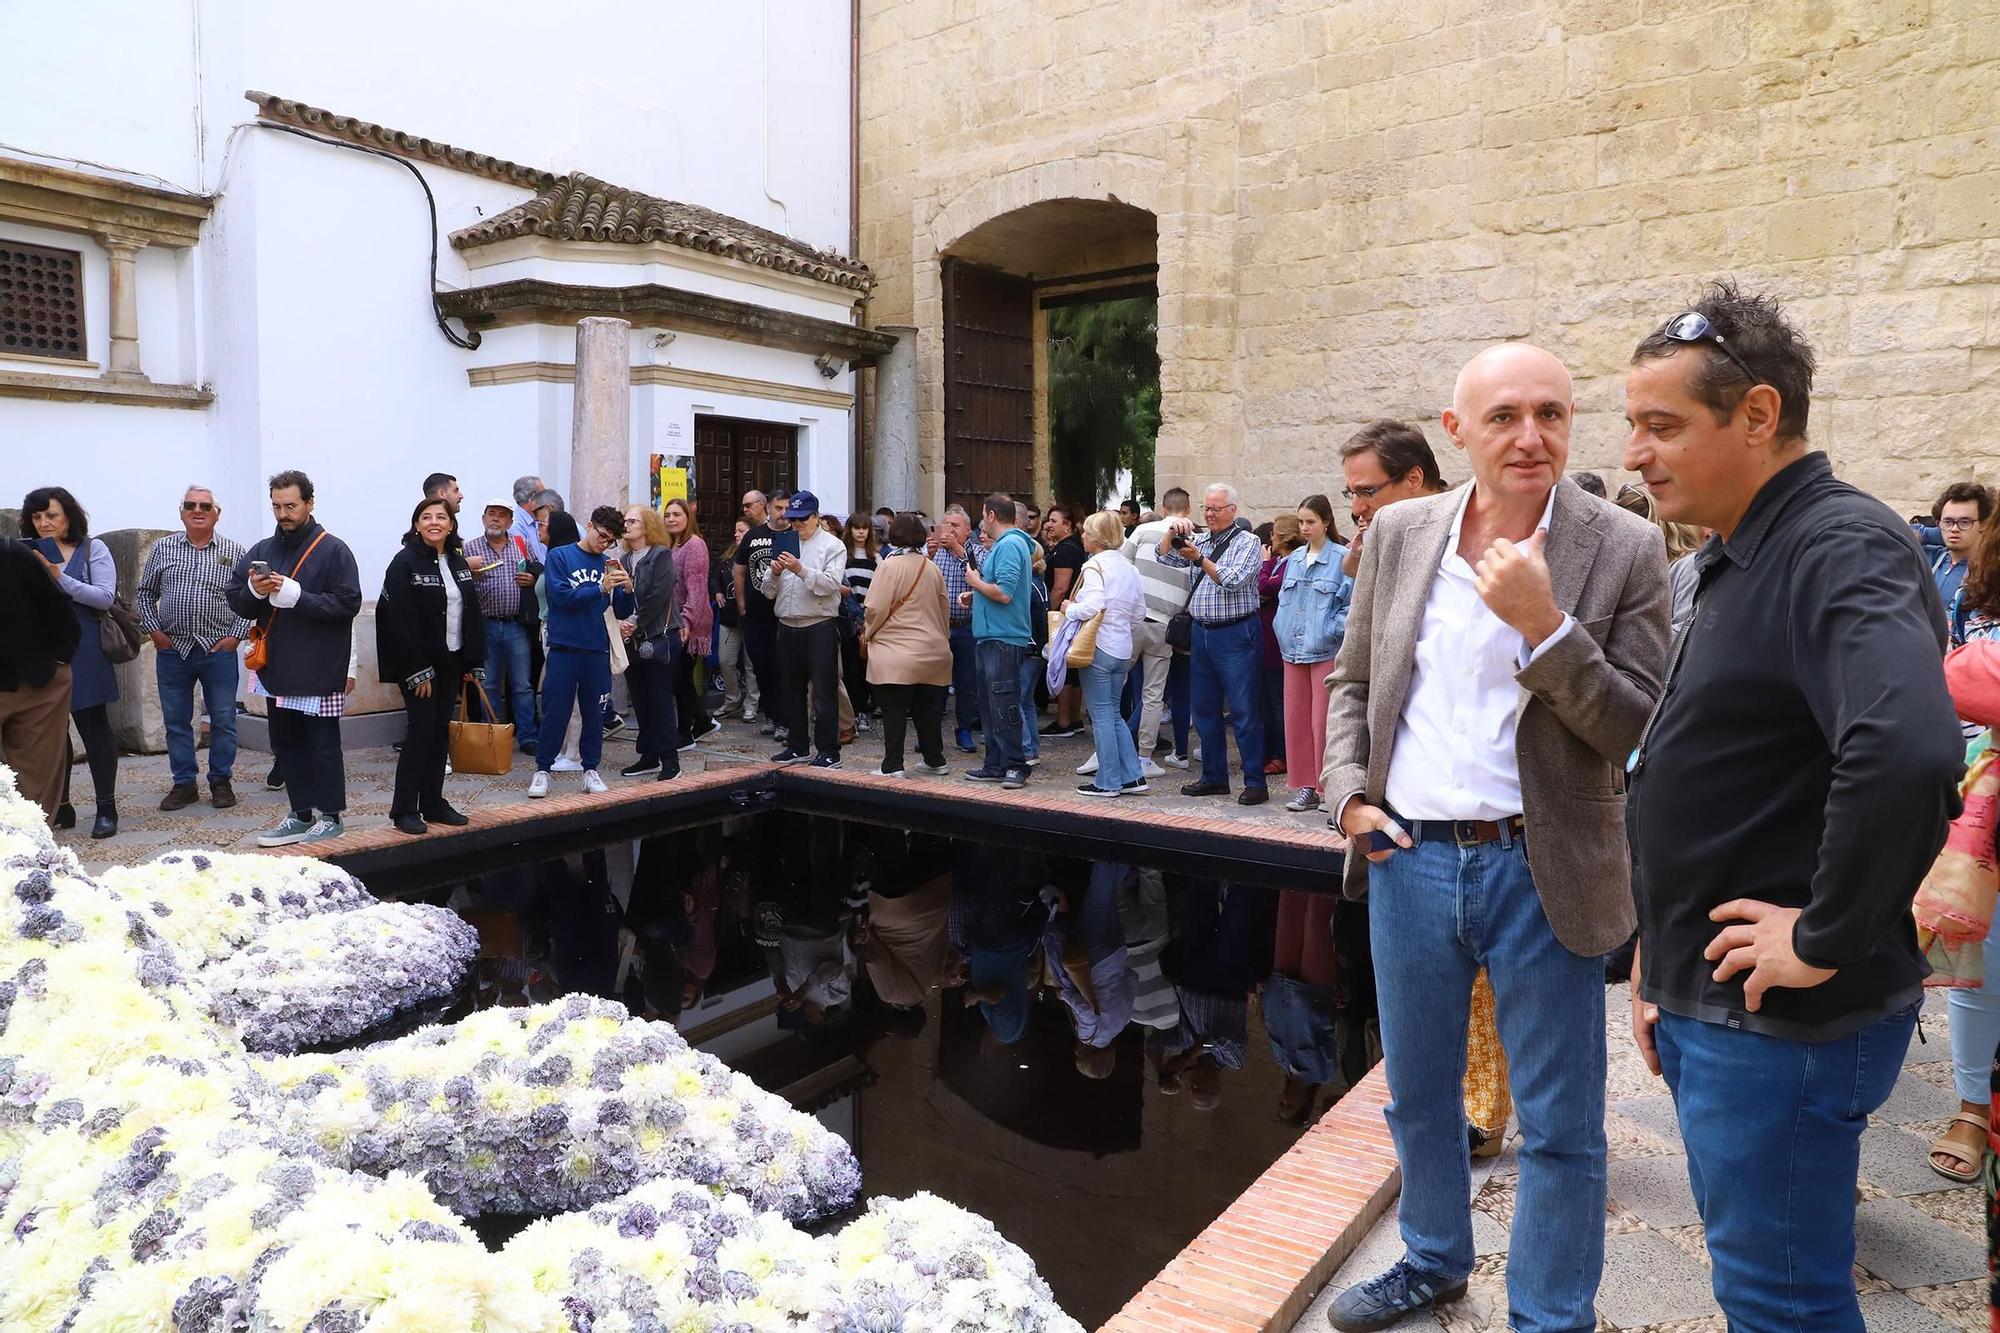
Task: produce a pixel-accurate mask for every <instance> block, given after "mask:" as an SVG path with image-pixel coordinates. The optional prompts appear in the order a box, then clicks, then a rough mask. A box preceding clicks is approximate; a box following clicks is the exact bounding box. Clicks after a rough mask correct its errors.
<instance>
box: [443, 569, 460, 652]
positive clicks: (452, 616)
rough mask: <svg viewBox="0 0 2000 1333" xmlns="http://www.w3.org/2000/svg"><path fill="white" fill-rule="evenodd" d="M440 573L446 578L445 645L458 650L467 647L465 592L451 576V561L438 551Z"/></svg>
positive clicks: (447, 647) (450, 649) (451, 649)
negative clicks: (460, 589)
mask: <svg viewBox="0 0 2000 1333" xmlns="http://www.w3.org/2000/svg"><path fill="white" fill-rule="evenodd" d="M438 574H439V575H440V576H442V577H443V579H444V646H445V648H446V649H447V650H448V651H451V652H454V653H455V652H457V651H458V650H459V649H461V648H463V647H465V594H464V593H463V592H461V591H459V587H458V580H457V579H455V578H453V577H452V576H451V562H450V561H449V560H446V559H445V558H444V553H443V552H441V551H440V552H439V553H438Z"/></svg>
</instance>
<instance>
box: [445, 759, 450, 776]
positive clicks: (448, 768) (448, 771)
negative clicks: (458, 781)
mask: <svg viewBox="0 0 2000 1333" xmlns="http://www.w3.org/2000/svg"><path fill="white" fill-rule="evenodd" d="M444 775H445V776H446V777H450V776H451V760H449V759H447V760H445V761H444Z"/></svg>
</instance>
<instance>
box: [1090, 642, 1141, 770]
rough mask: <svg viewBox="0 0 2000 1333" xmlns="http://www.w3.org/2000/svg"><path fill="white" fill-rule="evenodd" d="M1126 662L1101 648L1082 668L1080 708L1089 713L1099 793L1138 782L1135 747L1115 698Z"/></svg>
mask: <svg viewBox="0 0 2000 1333" xmlns="http://www.w3.org/2000/svg"><path fill="white" fill-rule="evenodd" d="M1127 674H1129V673H1128V672H1127V670H1126V661H1125V659H1124V658H1122V657H1113V656H1112V655H1111V654H1110V653H1107V652H1105V651H1104V650H1103V649H1102V648H1099V649H1098V650H1097V656H1095V657H1093V658H1091V659H1090V665H1089V666H1087V667H1085V668H1084V669H1083V706H1084V708H1085V709H1087V710H1088V711H1089V713H1090V732H1091V735H1092V736H1093V737H1095V738H1096V741H1097V778H1096V785H1097V789H1098V790H1099V791H1120V790H1122V789H1123V788H1124V786H1125V784H1126V783H1128V782H1137V781H1138V780H1139V747H1138V746H1137V745H1136V744H1134V743H1133V740H1132V732H1131V730H1130V729H1129V728H1127V727H1126V725H1125V719H1123V718H1121V717H1119V716H1118V696H1119V693H1120V692H1121V691H1122V690H1123V689H1124V688H1125V677H1126V675H1127Z"/></svg>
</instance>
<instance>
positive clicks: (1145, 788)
mask: <svg viewBox="0 0 2000 1333" xmlns="http://www.w3.org/2000/svg"><path fill="white" fill-rule="evenodd" d="M1152 789H1153V784H1152V783H1150V782H1148V781H1146V779H1144V778H1133V779H1132V780H1131V781H1130V782H1128V783H1126V784H1125V790H1126V791H1127V792H1129V793H1131V794H1132V795H1134V796H1144V795H1145V794H1146V793H1147V792H1149V791H1151V790H1152Z"/></svg>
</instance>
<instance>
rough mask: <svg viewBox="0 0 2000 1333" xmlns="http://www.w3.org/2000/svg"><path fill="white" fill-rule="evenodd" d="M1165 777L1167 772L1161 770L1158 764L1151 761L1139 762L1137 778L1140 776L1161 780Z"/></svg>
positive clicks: (1143, 760) (1142, 760)
mask: <svg viewBox="0 0 2000 1333" xmlns="http://www.w3.org/2000/svg"><path fill="white" fill-rule="evenodd" d="M1166 775H1167V770H1166V769H1164V768H1161V767H1160V766H1159V765H1158V764H1156V763H1154V762H1153V761H1152V760H1151V759H1141V760H1140V761H1139V776H1140V777H1142V778H1163V777H1165V776H1166Z"/></svg>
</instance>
